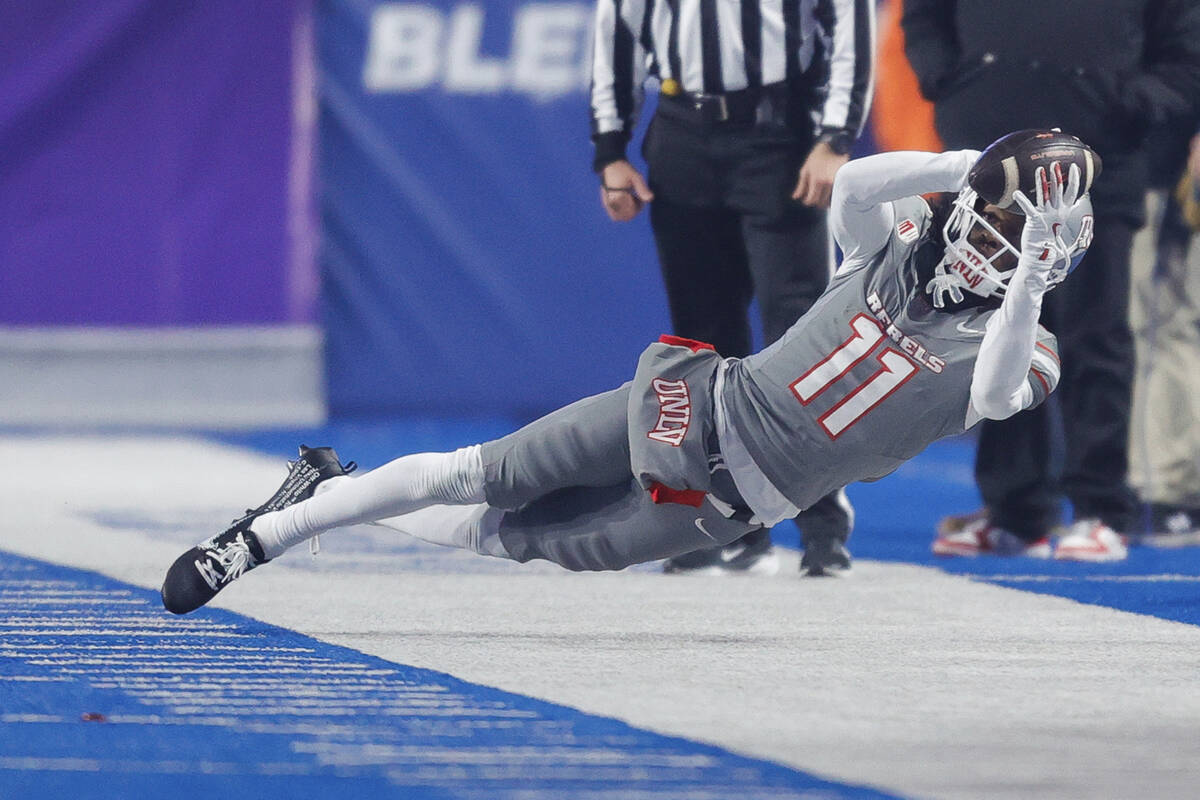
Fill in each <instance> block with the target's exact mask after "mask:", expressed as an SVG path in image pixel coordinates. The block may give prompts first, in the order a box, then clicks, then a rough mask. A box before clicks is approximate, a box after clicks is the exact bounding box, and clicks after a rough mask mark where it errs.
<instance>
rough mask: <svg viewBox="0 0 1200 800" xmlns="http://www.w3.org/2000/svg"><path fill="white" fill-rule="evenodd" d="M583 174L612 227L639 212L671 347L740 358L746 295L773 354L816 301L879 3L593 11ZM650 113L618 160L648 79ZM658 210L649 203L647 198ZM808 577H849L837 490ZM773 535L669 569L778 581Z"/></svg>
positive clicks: (743, 3) (681, 560) (746, 348)
mask: <svg viewBox="0 0 1200 800" xmlns="http://www.w3.org/2000/svg"><path fill="white" fill-rule="evenodd" d="M595 22H596V24H595V42H594V50H593V53H594V55H593V62H592V86H591V116H592V141H593V142H594V143H595V146H596V149H595V161H594V164H593V167H594V169H595V171H596V172H597V173H598V174H599V176H600V179H601V188H600V192H601V199H602V201H603V203H604V208H605V210H606V211H607V212H608V215H609V216H610V217H611V218H612V219H613V220H615V221H619V222H624V221H628V220H631V219H633V218H634V217H635V216H636V215H637V213H638V212H639V211H640V210H641V208H642V206H643V205H645V204H646V203H650V226H651V228H652V229H653V231H654V240H655V244H656V246H657V249H658V257H659V262H660V266H661V269H662V276H663V281H664V282H665V285H666V292H667V300H668V303H669V305H670V311H671V323H672V326H673V328H674V332H675V334H677V335H679V336H686V337H689V338H692V339H699V340H701V341H705V342H709V343H711V344H712V345H714V346H715V347H716V349H717V352H719V353H721V354H722V355H724V356H739V357H740V356H745V355H749V353H750V352H751V337H750V325H749V319H748V311H749V307H750V301H751V300H752V299H754V300H757V302H758V308H759V312H760V314H761V317H762V325H763V333H764V337H765V339H766V341H767V343H770V342H773V341H775V340H776V339H778V338H779V337H780V336H782V335H783V333H784V331H786V330H787V329H788V328H789V327H790V326H791V324H792V323H793V322H794V321H795V320H796V319H797V318H798V317H799V316H800V315H802V314H803V313H804V312H806V311H807V310H808V309H809V307H810V306H811V305H812V303H813V301H814V300H816V298H817V296H818V295H820V293H821V292H822V291H823V290H824V288H825V285H826V283H827V281H828V278H829V267H830V264H831V261H832V260H831V256H830V252H829V238H828V234H827V230H826V222H825V216H826V211H825V209H827V208H828V206H829V199H830V194H831V191H832V186H833V176H834V173H835V172H836V171H837V169H838V168H839V167H840V166H842V164H844V163H846V161H847V160H848V159H849V155H850V150H851V147H852V146H853V145H854V142H855V141H856V139H857V138H858V135H859V133H860V132H861V130H862V127H863V122H864V119H865V116H866V113H867V109H868V108H869V106H870V102H871V92H872V84H873V78H874V50H875V48H874V38H875V36H874V34H875V0H597V6H596V20H595ZM649 78H654V79H657V82H658V105H657V110H656V111H655V114H654V118H653V119H652V120H651V122H650V126H649V128H648V130H647V132H646V136H645V140H644V141H643V143H642V154H643V155H644V157H645V159H646V162H647V164H648V165H649V175H648V180H647V178H644V177H643V176H642V175H641V174H640V173H639V172H638V171H637V170H636V169H635V168H634V167H633V165H632V164H630V163H629V161H628V160H627V159H626V155H625V151H626V147H627V145H628V144H629V139H630V135H631V132H632V131H633V129H634V125H635V123H636V118H637V112H638V109H639V107H640V106H641V102H642V100H643V96H644V88H643V87H644V84H645V83H646V81H647V79H649ZM651 201H653V202H651ZM797 523H798V525H799V526H800V529H801V534H802V540H803V544H804V549H805V555H804V561H803V562H802V569H803V570H804V571H805V572H807V573H809V574H825V573H828V572H832V571H835V570H838V569H844V568H848V567H849V565H850V559H849V554H848V553H847V552H846V550H845V548H844V546H843V545H844V543H845V541H846V539H847V537H848V536H849V534H850V528H851V525H852V510H851V509H850V506H849V504H848V503H847V502H846V500H845V495H844V494H843V493H842V492H840V491H839V492H837V493H836V495H830V496H828V497H826V498H824V499H822V500H821V501H819V502H818V503H817V504H816V505H814V506H812V507H811V508H810V509H808V510H807V511H805V512H804V513H802V514H801V515H800V517H799V518H798V519H797ZM777 563H778V562H777V559H776V558H775V555H774V553H773V552H772V550H771V541H770V536H769V534H768V533H766V532H763V533H761V534H757V535H755V538H754V539H752V540H751V539H744V540H740V541H739V542H735V543H734V544H732V545H727V546H726V547H725V548H714V549H713V550H709V551H700V552H697V553H691V554H688V555H685V556H680V557H678V558H675V559H672V560H670V561H668V562H667V564H666V566H665V569H666V570H667V571H668V572H677V571H693V570H701V569H703V570H713V569H720V570H723V571H739V570H750V571H755V572H773V571H775V570H776V569H777Z"/></svg>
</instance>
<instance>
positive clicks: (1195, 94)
mask: <svg viewBox="0 0 1200 800" xmlns="http://www.w3.org/2000/svg"><path fill="white" fill-rule="evenodd" d="M902 26H903V28H904V35H905V50H906V52H907V54H908V58H909V61H910V62H911V63H912V66H913V70H914V71H915V72H916V74H917V79H918V81H919V82H920V85H921V91H922V93H924V94H925V96H926V97H928V98H929V99H930V100H933V101H934V104H935V114H936V124H937V130H938V134H939V135H940V136H941V137H942V140H943V141H944V142H945V143H946V145H947V146H948V147H950V148H955V149H956V148H967V147H970V148H974V149H982V148H984V147H986V146H987V145H988V144H990V143H991V142H993V141H994V140H996V139H998V138H999V137H1001V136H1003V135H1004V134H1005V133H1008V132H1010V131H1014V130H1019V129H1022V128H1048V127H1059V128H1062V129H1063V130H1064V131H1066V132H1068V133H1072V134H1074V135H1076V136H1078V137H1079V138H1080V139H1082V140H1083V141H1085V142H1087V143H1088V144H1089V145H1090V146H1091V147H1093V148H1094V149H1095V150H1096V151H1097V152H1098V153H1099V154H1100V156H1101V158H1102V159H1103V161H1104V171H1103V173H1102V174H1101V176H1100V178H1099V179H1098V180H1097V182H1096V185H1095V186H1094V187H1093V189H1092V199H1093V202H1094V203H1095V204H1096V206H1097V209H1098V210H1100V209H1103V210H1105V211H1107V212H1109V213H1117V214H1121V215H1122V216H1127V217H1130V218H1131V219H1134V220H1140V218H1141V214H1142V195H1143V192H1144V190H1145V187H1146V185H1147V182H1148V180H1149V175H1148V167H1147V161H1146V157H1145V153H1144V151H1143V142H1144V139H1145V136H1146V132H1147V131H1148V130H1149V129H1150V127H1151V126H1152V125H1155V124H1160V125H1161V124H1173V123H1174V121H1175V120H1179V122H1178V124H1186V123H1185V122H1183V120H1184V119H1186V118H1187V117H1188V116H1189V115H1190V114H1191V113H1192V112H1193V110H1194V109H1195V108H1197V107H1200V0H904V16H903V20H902Z"/></svg>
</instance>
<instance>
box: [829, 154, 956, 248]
mask: <svg viewBox="0 0 1200 800" xmlns="http://www.w3.org/2000/svg"><path fill="white" fill-rule="evenodd" d="M978 158H979V151H977V150H952V151H950V152H948V153H920V152H915V151H903V152H896V153H879V154H878V155H873V156H867V157H866V158H860V159H856V160H854V161H851V162H850V163H848V164H846V165H845V166H844V167H842V168H841V169H839V170H838V172H837V177H836V178H834V181H833V203H832V207H831V208H830V212H829V225H830V228H831V230H832V231H833V238H834V239H835V240H836V241H837V243H838V247H840V248H841V249H842V255H843V257H844V260H843V264H844V265H846V266H847V267H850V266H852V265H853V264H855V263H856V262H858V261H861V260H863V259H865V258H868V257H870V256H872V255H874V254H875V253H877V252H879V250H880V248H882V247H883V246H884V245H885V244H887V241H888V237H889V236H890V235H891V232H892V226H893V225H894V224H895V222H896V220H895V210H894V209H893V207H892V202H893V201H895V200H900V199H902V198H905V197H912V196H914V195H921V194H927V193H929V192H957V191H960V190H961V189H962V188H963V187H964V186H965V185H966V183H967V173H968V172H969V171H970V169H971V167H972V165H974V163H975V161H976V159H978Z"/></svg>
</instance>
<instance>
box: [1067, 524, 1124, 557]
mask: <svg viewBox="0 0 1200 800" xmlns="http://www.w3.org/2000/svg"><path fill="white" fill-rule="evenodd" d="M1128 555H1129V548H1128V547H1127V546H1126V543H1125V537H1124V536H1122V535H1121V534H1119V533H1117V532H1116V531H1114V530H1113V529H1112V528H1110V527H1108V526H1107V525H1105V524H1104V523H1103V522H1101V521H1100V520H1098V519H1078V520H1075V521H1074V522H1072V523H1071V525H1070V527H1068V528H1067V530H1066V532H1065V533H1063V535H1062V537H1061V538H1060V539H1059V540H1058V543H1057V545H1055V548H1054V557H1055V558H1057V559H1059V560H1061V561H1093V562H1100V561H1124V560H1125V557H1126V556H1128Z"/></svg>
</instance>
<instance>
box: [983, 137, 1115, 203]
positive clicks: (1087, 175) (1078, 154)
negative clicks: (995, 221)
mask: <svg viewBox="0 0 1200 800" xmlns="http://www.w3.org/2000/svg"><path fill="white" fill-rule="evenodd" d="M1056 161H1057V162H1058V163H1059V164H1060V165H1062V170H1063V176H1064V177H1066V175H1067V171H1068V170H1069V169H1070V166H1071V165H1072V164H1077V165H1078V166H1079V175H1080V180H1081V186H1080V194H1083V193H1084V192H1087V191H1088V190H1089V189H1091V188H1092V184H1093V183H1094V182H1095V180H1096V178H1097V177H1098V176H1099V175H1100V169H1101V166H1102V164H1101V161H1100V156H1099V155H1097V153H1096V151H1095V150H1093V149H1092V148H1090V147H1088V146H1087V145H1086V144H1084V143H1083V142H1082V141H1080V140H1079V139H1078V138H1077V137H1075V136H1072V135H1070V134H1069V133H1063V132H1062V131H1060V130H1058V129H1057V128H1054V129H1051V130H1045V129H1032V130H1024V131H1016V132H1015V133H1010V134H1008V135H1007V136H1003V137H1001V138H999V139H997V140H996V141H994V142H992V143H991V144H990V145H989V146H988V148H987V149H986V150H984V151H983V153H982V154H981V155H980V156H979V160H978V161H976V162H975V166H973V167H971V171H970V173H968V175H967V184H968V185H969V186H970V187H971V188H972V189H974V190H975V193H976V194H978V195H979V196H980V197H982V198H983V199H984V200H986V201H987V202H989V203H991V204H992V205H995V206H999V207H1000V208H1008V207H1009V206H1010V205H1013V200H1012V195H1013V192H1015V191H1016V190H1017V189H1018V188H1019V189H1020V190H1021V191H1023V192H1025V194H1026V195H1028V196H1029V198H1030V199H1031V200H1035V199H1036V197H1035V196H1034V193H1033V190H1034V176H1035V173H1036V172H1037V168H1038V167H1046V168H1047V169H1049V168H1050V165H1051V164H1053V163H1054V162H1056ZM1018 210H1019V209H1018Z"/></svg>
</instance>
